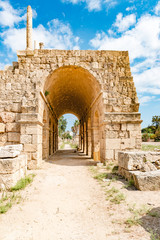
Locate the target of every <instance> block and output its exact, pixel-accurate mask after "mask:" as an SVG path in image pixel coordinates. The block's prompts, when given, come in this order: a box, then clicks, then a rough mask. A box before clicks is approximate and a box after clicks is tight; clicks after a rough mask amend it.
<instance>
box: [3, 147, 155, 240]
mask: <svg viewBox="0 0 160 240" xmlns="http://www.w3.org/2000/svg"><path fill="white" fill-rule="evenodd" d="M93 164H94V162H93V161H91V160H90V159H87V158H86V157H85V156H83V154H81V155H78V154H77V153H74V150H72V151H71V150H63V151H59V152H58V153H57V154H56V155H55V156H54V157H52V158H51V159H50V160H49V161H48V162H44V164H43V168H42V169H40V170H37V171H36V173H37V176H36V177H35V179H34V182H33V183H32V185H31V186H29V187H27V188H26V190H25V191H24V192H23V195H24V201H23V202H21V203H20V204H19V205H15V206H13V208H12V209H10V210H9V211H8V212H7V213H6V214H5V215H0V240H106V239H107V240H121V239H123V240H127V239H133V240H136V239H140V240H149V239H150V237H149V234H148V232H147V231H145V228H143V227H141V226H135V227H133V229H132V230H127V229H126V227H125V226H124V224H123V222H122V224H120V223H119V221H120V220H122V219H123V220H124V218H125V217H126V216H125V215H126V212H127V210H126V205H124V204H120V205H113V204H110V203H109V202H108V201H106V199H105V198H106V196H105V192H104V191H103V188H102V187H101V185H100V184H99V183H98V182H97V181H96V180H95V179H93V178H92V177H91V172H90V171H89V170H88V168H89V167H88V166H90V165H93ZM114 184H116V183H114ZM120 186H121V185H120ZM124 191H127V190H126V189H125V190H124ZM128 192H129V191H128ZM138 192H139V191H137V194H135V195H133V194H132V192H131V193H128V195H129V194H130V195H129V196H130V198H129V202H132V201H133V200H134V201H138V199H139V201H140V202H141V199H140V195H138ZM146 196H148V195H146ZM133 197H134V199H133ZM153 197H154V201H155V202H157V200H158V199H159V198H158V195H154V194H153ZM156 197H157V198H156ZM146 201H149V199H147V200H146ZM142 202H143V200H142Z"/></svg>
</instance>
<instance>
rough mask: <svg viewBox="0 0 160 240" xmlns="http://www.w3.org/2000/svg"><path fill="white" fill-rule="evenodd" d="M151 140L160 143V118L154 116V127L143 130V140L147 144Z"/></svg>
mask: <svg viewBox="0 0 160 240" xmlns="http://www.w3.org/2000/svg"><path fill="white" fill-rule="evenodd" d="M150 139H154V140H155V141H156V142H159V141H160V116H153V117H152V125H150V126H148V127H146V128H143V129H142V140H143V141H144V142H147V141H149V140H150Z"/></svg>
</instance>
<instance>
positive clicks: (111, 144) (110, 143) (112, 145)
mask: <svg viewBox="0 0 160 240" xmlns="http://www.w3.org/2000/svg"><path fill="white" fill-rule="evenodd" d="M120 144H121V139H118V138H117V139H116V138H115V139H106V149H108V150H110V149H120Z"/></svg>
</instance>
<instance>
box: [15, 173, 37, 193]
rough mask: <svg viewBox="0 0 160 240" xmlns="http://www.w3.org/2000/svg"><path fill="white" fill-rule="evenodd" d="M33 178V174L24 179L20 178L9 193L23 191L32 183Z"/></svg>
mask: <svg viewBox="0 0 160 240" xmlns="http://www.w3.org/2000/svg"><path fill="white" fill-rule="evenodd" d="M34 177H35V174H30V175H28V176H26V177H25V178H21V179H20V180H19V181H18V182H17V183H16V185H15V186H14V187H12V188H11V192H13V191H18V190H21V189H24V188H25V187H26V186H27V185H28V184H30V183H32V182H33V178H34Z"/></svg>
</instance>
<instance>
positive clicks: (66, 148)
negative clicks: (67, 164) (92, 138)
mask: <svg viewBox="0 0 160 240" xmlns="http://www.w3.org/2000/svg"><path fill="white" fill-rule="evenodd" d="M69 149H72V148H71V146H70V144H65V145H64V150H69Z"/></svg>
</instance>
